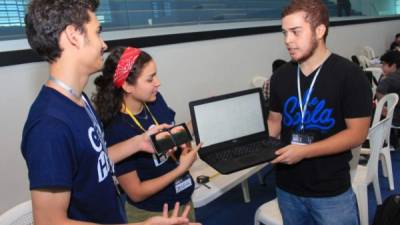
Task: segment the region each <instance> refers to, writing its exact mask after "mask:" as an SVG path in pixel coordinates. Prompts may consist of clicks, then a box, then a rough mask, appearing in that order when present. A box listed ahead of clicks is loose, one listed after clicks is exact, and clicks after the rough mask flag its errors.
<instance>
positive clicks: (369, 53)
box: [361, 46, 376, 60]
mask: <svg viewBox="0 0 400 225" xmlns="http://www.w3.org/2000/svg"><path fill="white" fill-rule="evenodd" d="M361 54H363V55H365V56H366V57H367V58H368V59H370V60H371V59H375V58H376V56H375V51H374V49H373V48H371V47H370V46H364V47H363V48H362V50H361Z"/></svg>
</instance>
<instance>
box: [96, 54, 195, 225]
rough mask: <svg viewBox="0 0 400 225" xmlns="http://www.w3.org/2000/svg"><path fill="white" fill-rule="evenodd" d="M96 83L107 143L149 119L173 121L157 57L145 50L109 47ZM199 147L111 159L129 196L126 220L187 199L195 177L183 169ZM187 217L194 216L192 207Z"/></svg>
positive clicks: (135, 130) (120, 139)
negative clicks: (161, 88) (156, 61)
mask: <svg viewBox="0 0 400 225" xmlns="http://www.w3.org/2000/svg"><path fill="white" fill-rule="evenodd" d="M95 84H96V88H97V93H96V94H95V95H94V97H93V102H94V104H95V106H96V109H97V111H98V112H99V115H100V118H101V120H102V121H103V123H104V124H105V134H106V135H105V136H106V141H107V143H108V144H109V145H110V146H113V145H115V144H118V143H120V142H123V141H126V140H129V139H131V138H132V137H135V136H137V135H139V136H140V135H142V134H143V133H145V132H146V131H147V130H148V129H149V128H150V127H152V126H154V125H158V124H161V123H166V124H175V112H174V111H173V110H172V109H171V108H170V107H169V106H168V105H167V103H166V102H165V100H164V98H163V96H162V95H161V94H160V93H159V92H158V89H159V87H160V80H159V78H158V74H157V67H156V63H155V61H154V59H153V58H152V57H151V56H150V55H149V54H148V53H146V52H145V51H143V50H141V49H138V48H133V47H118V48H115V49H113V50H112V51H111V52H110V55H109V56H108V58H107V59H106V61H105V66H104V69H103V73H102V75H100V76H99V77H97V78H96V80H95ZM199 147H200V145H199V146H196V147H195V148H193V149H192V148H190V147H184V148H183V149H182V153H181V154H180V157H179V163H177V161H175V160H177V159H176V158H174V157H175V156H174V153H172V154H161V155H160V154H156V153H149V152H141V153H138V154H135V155H132V156H130V157H128V158H127V159H125V160H123V161H122V162H120V163H118V164H117V165H116V175H117V177H118V181H119V183H120V185H121V187H122V189H123V190H124V192H125V193H126V194H127V197H128V202H127V204H126V206H125V208H126V212H127V215H128V221H129V222H138V221H142V220H145V219H148V218H150V217H151V216H155V215H159V214H160V213H161V212H162V210H163V208H162V204H163V203H164V202H165V203H167V204H168V205H173V204H174V203H175V202H180V203H181V205H185V204H190V203H191V202H190V200H191V195H192V193H193V190H194V181H193V179H192V177H191V175H190V174H189V172H188V171H189V168H190V167H191V165H192V164H193V162H194V161H195V160H196V156H197V151H198V149H199ZM182 207H183V206H182ZM189 219H190V220H192V221H193V220H194V219H195V217H194V209H193V207H192V210H191V211H190V213H189Z"/></svg>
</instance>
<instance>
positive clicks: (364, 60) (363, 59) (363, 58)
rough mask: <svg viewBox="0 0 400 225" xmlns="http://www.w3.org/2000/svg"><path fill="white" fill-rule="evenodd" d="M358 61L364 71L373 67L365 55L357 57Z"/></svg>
mask: <svg viewBox="0 0 400 225" xmlns="http://www.w3.org/2000/svg"><path fill="white" fill-rule="evenodd" d="M357 59H358V61H359V62H360V66H361V67H362V68H363V69H366V68H368V67H369V66H370V65H371V62H370V61H369V59H368V58H367V57H366V56H365V55H357Z"/></svg>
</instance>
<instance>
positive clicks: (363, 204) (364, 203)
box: [354, 186, 369, 225]
mask: <svg viewBox="0 0 400 225" xmlns="http://www.w3.org/2000/svg"><path fill="white" fill-rule="evenodd" d="M354 190H355V194H356V197H357V205H358V214H359V215H358V216H359V217H360V225H368V224H369V221H368V190H367V187H366V186H358V187H357V188H356V189H354Z"/></svg>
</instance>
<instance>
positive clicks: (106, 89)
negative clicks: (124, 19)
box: [92, 47, 152, 126]
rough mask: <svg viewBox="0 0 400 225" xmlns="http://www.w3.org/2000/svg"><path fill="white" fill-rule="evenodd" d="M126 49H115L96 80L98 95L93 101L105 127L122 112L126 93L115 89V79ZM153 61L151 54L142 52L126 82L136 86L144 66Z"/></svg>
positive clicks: (120, 89)
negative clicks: (116, 70)
mask: <svg viewBox="0 0 400 225" xmlns="http://www.w3.org/2000/svg"><path fill="white" fill-rule="evenodd" d="M125 49H126V47H116V48H114V49H113V50H112V51H111V52H110V55H109V56H108V57H107V59H106V61H105V63H104V68H103V71H102V74H101V75H100V76H98V77H97V78H96V79H95V80H94V84H95V85H96V93H94V95H93V97H92V101H93V103H94V105H95V107H96V110H97V113H98V115H99V116H100V119H101V121H102V122H103V124H104V126H107V125H108V124H109V123H110V122H111V120H112V118H113V117H114V116H115V115H116V114H117V113H118V112H119V111H120V110H121V106H122V103H123V96H124V93H125V92H124V90H123V89H122V87H121V88H117V87H115V85H114V82H113V77H114V73H115V69H116V67H117V65H118V61H119V59H120V58H121V55H122V54H123V53H124V51H125ZM151 60H152V58H151V56H150V55H149V54H147V53H146V52H144V51H141V53H140V55H139V57H138V58H137V59H136V61H135V64H133V66H132V69H131V71H130V72H129V75H128V77H127V78H126V82H128V84H131V85H134V84H135V83H136V80H137V78H138V76H139V74H140V73H141V71H142V69H143V67H144V65H145V64H146V63H148V62H149V61H151Z"/></svg>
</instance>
